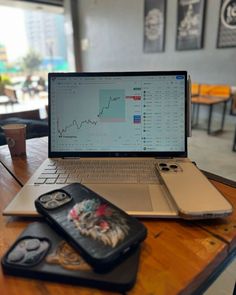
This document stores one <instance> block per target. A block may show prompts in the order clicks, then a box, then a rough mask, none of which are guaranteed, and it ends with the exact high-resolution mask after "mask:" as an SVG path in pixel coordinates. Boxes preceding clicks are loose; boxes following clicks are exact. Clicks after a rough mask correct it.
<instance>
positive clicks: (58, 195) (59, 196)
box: [55, 192, 67, 201]
mask: <svg viewBox="0 0 236 295" xmlns="http://www.w3.org/2000/svg"><path fill="white" fill-rule="evenodd" d="M66 198H67V195H66V194H65V193H63V192H58V193H56V195H55V199H56V200H57V201H62V200H65V199H66Z"/></svg>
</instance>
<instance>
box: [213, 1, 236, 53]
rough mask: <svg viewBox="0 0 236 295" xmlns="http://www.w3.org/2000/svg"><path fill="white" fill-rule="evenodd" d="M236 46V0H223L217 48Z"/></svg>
mask: <svg viewBox="0 0 236 295" xmlns="http://www.w3.org/2000/svg"><path fill="white" fill-rule="evenodd" d="M225 47H236V0H221V6H220V14H219V25H218V36H217V48H225Z"/></svg>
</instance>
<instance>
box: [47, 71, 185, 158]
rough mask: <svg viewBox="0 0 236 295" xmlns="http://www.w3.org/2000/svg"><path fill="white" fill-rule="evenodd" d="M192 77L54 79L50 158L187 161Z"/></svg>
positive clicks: (53, 75) (156, 74) (163, 74)
mask: <svg viewBox="0 0 236 295" xmlns="http://www.w3.org/2000/svg"><path fill="white" fill-rule="evenodd" d="M186 81H187V73H186V72H185V71H180V72H144V73H142V72H128V73H50V74H49V122H50V134H49V155H50V156H99V155H100V156H145V155H146V156H162V155H163V156H165V155H170V156H171V155H173V156H178V155H179V156H184V155H186V95H187V94H186V89H187V87H186V83H187V82H186Z"/></svg>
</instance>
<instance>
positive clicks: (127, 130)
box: [3, 71, 232, 219]
mask: <svg viewBox="0 0 236 295" xmlns="http://www.w3.org/2000/svg"><path fill="white" fill-rule="evenodd" d="M48 79H49V146H48V152H49V153H48V156H49V157H48V159H47V160H46V161H45V162H44V163H43V164H42V165H41V166H40V167H39V168H38V170H37V171H36V172H35V173H34V175H33V176H32V177H31V178H30V180H29V181H28V182H27V183H26V184H25V186H24V187H23V188H22V189H21V191H20V192H19V193H18V194H17V195H16V197H15V198H14V199H13V201H12V202H11V203H10V204H9V205H8V206H7V208H6V209H5V210H4V213H3V214H4V215H24V216H34V215H37V213H36V210H35V207H34V200H35V199H36V198H37V197H38V196H39V195H41V194H43V193H45V192H47V191H50V190H53V189H57V188H61V187H63V186H65V185H66V184H69V183H73V182H81V183H83V184H84V185H86V186H88V187H90V188H91V189H92V190H94V191H96V192H97V193H99V194H100V195H102V196H103V197H105V198H107V199H109V201H111V202H113V203H114V204H116V205H117V206H119V207H121V208H122V209H124V210H125V211H127V212H128V213H129V214H132V215H135V216H145V217H163V218H166V217H168V218H179V217H182V218H189V219H198V218H211V217H222V216H226V215H228V214H230V213H231V212H232V206H231V205H230V204H229V203H228V201H227V200H226V199H225V198H224V197H223V196H222V195H221V194H220V193H219V192H218V191H217V190H216V188H215V187H214V186H213V185H212V184H211V183H210V182H209V181H208V180H207V178H206V177H205V176H204V175H203V174H202V173H201V172H200V171H199V170H198V168H197V167H196V166H195V165H194V164H193V163H192V162H191V161H190V160H189V159H188V158H187V130H188V111H187V110H188V103H189V101H188V95H187V92H188V91H187V90H188V87H187V85H188V84H187V72H186V71H169V72H126V73H120V72H119V73H50V74H49V77H48ZM35 148H37V147H35Z"/></svg>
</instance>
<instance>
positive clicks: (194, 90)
mask: <svg viewBox="0 0 236 295" xmlns="http://www.w3.org/2000/svg"><path fill="white" fill-rule="evenodd" d="M199 88H200V85H199V84H198V83H192V84H191V96H198V95H199Z"/></svg>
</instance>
